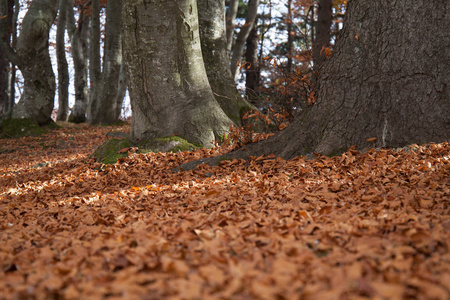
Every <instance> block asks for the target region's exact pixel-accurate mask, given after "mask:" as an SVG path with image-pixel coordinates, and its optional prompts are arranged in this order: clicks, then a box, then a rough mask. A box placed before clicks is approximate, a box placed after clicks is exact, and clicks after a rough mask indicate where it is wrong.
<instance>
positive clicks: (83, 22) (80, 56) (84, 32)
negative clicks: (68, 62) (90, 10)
mask: <svg viewBox="0 0 450 300" xmlns="http://www.w3.org/2000/svg"><path fill="white" fill-rule="evenodd" d="M67 9H68V10H67V17H68V21H67V29H68V30H67V31H68V33H69V37H70V42H71V46H72V49H71V52H72V57H73V66H74V71H75V74H74V89H75V103H74V104H73V107H72V111H71V113H70V116H69V121H70V122H74V123H82V122H85V121H86V111H87V106H88V101H89V88H88V83H87V78H88V76H87V75H88V38H89V30H90V28H89V16H88V15H87V14H85V13H84V12H83V10H82V9H80V13H79V17H78V22H76V21H75V15H74V12H73V0H69V7H67ZM75 23H78V26H77V25H76V24H75Z"/></svg>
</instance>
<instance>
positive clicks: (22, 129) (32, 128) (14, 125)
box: [0, 119, 46, 138]
mask: <svg viewBox="0 0 450 300" xmlns="http://www.w3.org/2000/svg"><path fill="white" fill-rule="evenodd" d="M0 131H1V136H0V138H18V137H23V136H41V135H42V134H43V133H45V132H46V130H45V129H44V128H42V127H40V126H39V124H38V123H37V122H36V120H34V119H7V120H4V121H3V123H2V127H1V130H0Z"/></svg>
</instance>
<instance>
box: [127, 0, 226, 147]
mask: <svg viewBox="0 0 450 300" xmlns="http://www.w3.org/2000/svg"><path fill="white" fill-rule="evenodd" d="M124 30H125V33H124V54H125V63H126V69H127V82H128V88H129V92H130V99H131V108H132V110H133V116H132V135H133V137H134V138H141V139H152V138H156V137H164V136H171V135H177V136H180V137H182V138H184V139H186V140H188V141H189V142H191V143H195V144H202V145H204V146H209V145H212V142H213V141H214V140H215V139H218V138H219V136H220V135H222V134H223V133H224V132H226V131H227V130H228V128H229V125H230V124H231V123H232V122H231V120H230V119H229V118H228V117H227V115H226V114H225V113H224V112H223V110H222V109H221V107H220V106H219V104H218V103H217V101H216V99H215V98H214V95H213V93H212V90H211V87H210V85H209V83H208V77H207V75H206V70H205V66H204V63H203V56H202V52H201V47H200V37H199V30H198V12H197V5H196V1H195V0H179V1H167V2H159V1H153V2H147V1H142V0H132V1H127V3H126V4H125V8H124Z"/></svg>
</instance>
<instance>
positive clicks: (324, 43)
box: [313, 0, 333, 71]
mask: <svg viewBox="0 0 450 300" xmlns="http://www.w3.org/2000/svg"><path fill="white" fill-rule="evenodd" d="M331 8H332V0H319V6H318V14H317V23H316V30H315V32H316V35H315V38H314V41H313V60H314V69H315V70H316V71H317V70H318V69H319V68H320V66H321V64H322V63H323V62H324V61H325V59H326V56H325V53H324V52H323V51H322V49H323V47H329V46H330V41H331V31H330V30H331V23H332V21H333V14H332V11H331Z"/></svg>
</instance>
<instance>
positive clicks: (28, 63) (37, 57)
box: [1, 0, 58, 124]
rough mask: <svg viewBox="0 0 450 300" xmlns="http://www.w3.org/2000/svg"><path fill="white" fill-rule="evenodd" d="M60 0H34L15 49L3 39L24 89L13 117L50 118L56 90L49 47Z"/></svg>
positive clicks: (8, 55)
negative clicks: (21, 76) (51, 29)
mask: <svg viewBox="0 0 450 300" xmlns="http://www.w3.org/2000/svg"><path fill="white" fill-rule="evenodd" d="M57 4H58V2H57V0H34V1H33V2H32V3H31V5H30V8H29V9H28V11H27V13H26V15H25V17H24V19H23V23H22V30H21V32H20V36H19V38H18V41H17V48H16V51H14V50H13V49H11V47H10V45H9V44H8V43H7V42H5V40H2V43H1V48H2V50H3V52H4V53H6V55H7V57H8V59H9V60H10V61H11V62H12V63H13V64H15V65H17V66H18V67H19V69H20V70H21V72H22V75H23V77H24V90H23V94H22V96H21V98H20V101H19V102H18V104H17V105H16V107H15V109H14V112H13V118H31V119H34V120H36V121H37V122H38V123H39V124H46V123H49V122H51V113H52V110H53V105H54V103H53V102H54V96H55V90H56V84H55V75H54V73H53V70H52V65H51V61H50V56H49V51H48V38H49V31H50V27H51V26H52V24H53V21H54V20H55V17H56V13H57Z"/></svg>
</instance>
